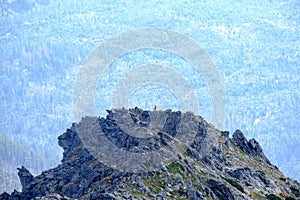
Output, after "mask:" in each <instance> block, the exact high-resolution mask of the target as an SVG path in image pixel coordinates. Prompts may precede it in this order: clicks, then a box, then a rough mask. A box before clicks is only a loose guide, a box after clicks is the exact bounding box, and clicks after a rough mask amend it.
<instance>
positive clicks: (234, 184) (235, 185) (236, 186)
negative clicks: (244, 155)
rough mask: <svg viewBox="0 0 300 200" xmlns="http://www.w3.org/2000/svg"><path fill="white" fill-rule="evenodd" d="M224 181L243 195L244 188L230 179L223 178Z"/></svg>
mask: <svg viewBox="0 0 300 200" xmlns="http://www.w3.org/2000/svg"><path fill="white" fill-rule="evenodd" d="M223 179H224V180H225V181H227V182H228V183H229V184H230V185H232V186H233V187H235V188H236V189H238V190H239V191H241V192H243V193H245V190H244V188H243V187H242V186H241V185H240V184H239V183H238V182H236V181H235V180H233V179H231V178H223Z"/></svg>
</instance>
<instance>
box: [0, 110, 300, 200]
mask: <svg viewBox="0 0 300 200" xmlns="http://www.w3.org/2000/svg"><path fill="white" fill-rule="evenodd" d="M104 138H106V139H109V141H110V142H111V144H113V145H114V148H116V149H112V148H108V149H106V151H103V150H104V149H105V147H106V145H107V144H105V143H103V141H104V140H103V139H104ZM58 140H59V141H58V143H59V145H60V146H61V147H62V148H63V149H64V153H63V160H62V162H61V164H59V165H58V166H57V167H55V168H53V169H49V170H47V171H44V172H43V173H42V174H40V175H38V176H36V177H34V176H32V175H31V173H30V172H29V171H28V170H27V169H26V168H25V167H22V168H20V169H18V170H19V172H18V175H19V177H20V182H21V184H22V192H17V191H14V192H13V193H12V194H10V195H9V194H7V193H3V194H2V195H1V196H0V200H1V199H221V200H223V199H224V200H226V199H228V200H231V199H299V196H300V194H299V189H300V184H299V183H298V182H297V181H294V180H292V179H290V178H288V177H285V176H284V175H283V174H282V173H281V172H280V171H279V170H278V168H277V167H276V166H274V165H272V164H271V163H270V162H269V160H268V159H267V158H266V156H265V155H264V153H263V150H262V148H261V146H260V145H259V143H258V142H257V141H255V140H254V139H251V140H249V141H248V140H247V139H246V138H245V137H244V135H243V133H242V132H241V131H239V130H237V131H235V132H234V133H233V136H232V138H229V133H228V132H227V131H219V130H217V129H216V128H214V126H213V125H211V124H209V123H207V122H206V121H205V120H204V119H202V118H201V117H200V116H196V115H194V114H192V113H181V112H173V111H171V110H166V111H144V110H141V109H139V108H135V109H129V110H126V109H114V110H109V111H108V115H107V117H106V118H97V117H85V118H83V119H82V121H81V122H80V123H78V124H76V123H74V124H72V127H71V128H70V129H67V131H66V132H65V133H64V134H62V135H61V136H59V137H58ZM111 144H110V145H111ZM97 145H98V146H97ZM99 145H100V146H99ZM100 150H101V152H100ZM149 152H150V153H149ZM122 159H123V160H122ZM120 160H121V161H120Z"/></svg>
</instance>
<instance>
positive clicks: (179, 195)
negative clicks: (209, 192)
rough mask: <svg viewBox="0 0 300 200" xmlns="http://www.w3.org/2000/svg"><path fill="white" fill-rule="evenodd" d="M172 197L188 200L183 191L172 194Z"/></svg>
mask: <svg viewBox="0 0 300 200" xmlns="http://www.w3.org/2000/svg"><path fill="white" fill-rule="evenodd" d="M171 195H172V199H180V200H181V199H182V200H183V199H187V196H186V194H185V193H184V191H183V190H181V189H180V190H176V191H173V192H171Z"/></svg>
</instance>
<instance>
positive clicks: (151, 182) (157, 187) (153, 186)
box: [143, 179, 163, 194]
mask: <svg viewBox="0 0 300 200" xmlns="http://www.w3.org/2000/svg"><path fill="white" fill-rule="evenodd" d="M143 182H144V184H145V185H147V186H148V187H149V189H150V190H151V192H153V193H154V194H158V193H160V191H161V189H162V188H163V184H162V183H161V182H160V181H157V180H155V179H144V180H143Z"/></svg>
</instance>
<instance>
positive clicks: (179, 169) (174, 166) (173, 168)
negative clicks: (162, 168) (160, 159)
mask: <svg viewBox="0 0 300 200" xmlns="http://www.w3.org/2000/svg"><path fill="white" fill-rule="evenodd" d="M166 168H167V169H168V171H169V172H172V173H174V174H176V173H178V174H180V175H182V176H184V173H183V172H184V167H183V166H182V165H181V164H180V163H178V162H172V163H170V164H169V165H167V166H166Z"/></svg>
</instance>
